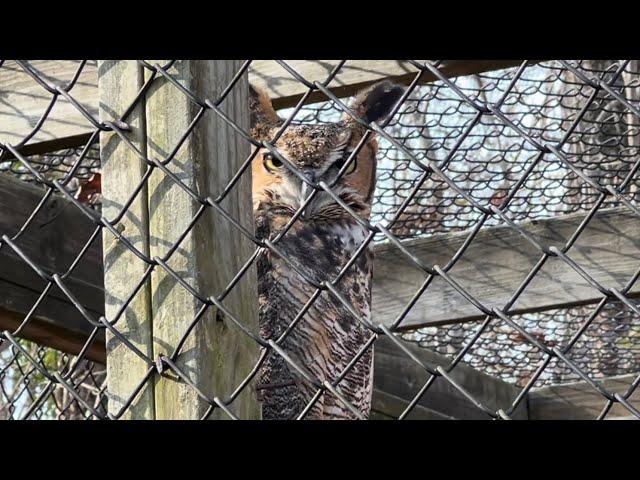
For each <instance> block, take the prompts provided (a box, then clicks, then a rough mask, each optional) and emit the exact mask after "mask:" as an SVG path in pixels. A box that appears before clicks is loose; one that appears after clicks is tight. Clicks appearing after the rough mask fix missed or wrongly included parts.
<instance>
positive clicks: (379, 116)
mask: <svg viewBox="0 0 640 480" xmlns="http://www.w3.org/2000/svg"><path fill="white" fill-rule="evenodd" d="M250 92H251V99H250V107H251V134H252V136H253V138H254V139H255V140H257V141H268V142H271V140H272V139H273V138H274V137H275V135H276V133H277V132H278V130H279V128H280V127H281V126H282V124H283V123H284V120H283V119H281V118H280V117H278V115H277V113H276V112H275V110H274V109H273V106H272V104H271V100H270V99H269V97H268V95H267V94H266V93H265V92H264V91H262V90H259V89H258V88H255V87H253V86H251V87H250ZM403 92H404V89H403V88H402V87H399V86H397V85H394V84H392V83H391V82H389V81H383V82H380V83H377V84H375V85H373V86H372V87H370V88H368V89H366V90H364V91H363V92H361V93H360V94H358V95H357V96H356V97H355V99H354V101H353V102H352V103H351V104H350V105H349V107H350V109H351V110H352V111H353V112H354V113H355V114H356V115H358V117H359V118H361V119H363V120H365V121H366V122H374V121H377V122H380V121H382V120H384V119H385V117H387V115H388V114H389V112H390V111H391V110H392V109H393V107H394V106H395V104H396V103H397V102H398V100H399V99H400V97H401V96H402V93H403ZM365 132H366V128H365V127H364V126H363V125H362V124H361V123H359V122H358V121H356V120H355V119H354V118H353V117H352V116H350V115H348V114H346V113H345V114H344V116H343V117H342V119H341V120H340V121H339V122H336V123H331V124H323V125H309V124H296V123H291V124H290V125H289V126H287V128H286V130H285V131H284V133H283V134H282V135H281V136H280V138H279V139H278V140H277V141H276V142H275V143H273V145H274V146H275V148H276V150H277V151H278V153H280V154H281V155H282V156H283V157H284V158H285V159H286V160H288V161H289V162H291V164H292V165H293V166H294V167H295V169H296V170H297V173H296V172H294V171H293V170H292V168H291V167H290V166H289V165H287V164H286V162H283V161H282V160H281V159H279V158H278V157H277V155H274V154H273V153H272V152H270V151H269V150H268V149H266V148H260V149H259V151H258V152H257V154H256V156H255V157H254V160H253V164H252V178H253V208H254V212H258V211H259V212H261V213H266V214H269V215H271V216H282V217H291V216H293V214H294V213H295V212H296V211H297V210H298V209H299V208H300V207H301V206H302V205H303V202H305V200H306V199H307V198H308V197H309V196H310V194H311V192H312V187H310V186H309V184H308V183H307V182H305V181H304V180H302V179H301V178H300V174H302V175H304V177H305V178H306V179H308V180H309V181H310V182H312V183H314V184H318V182H320V181H324V182H325V183H326V184H327V185H333V186H332V187H331V190H332V191H333V193H334V194H335V195H336V196H338V197H339V198H340V200H341V201H343V202H345V203H346V204H347V205H348V206H349V207H350V208H352V209H353V210H354V211H355V212H357V213H358V215H360V216H361V217H362V218H365V219H368V217H369V214H370V212H371V201H372V197H373V192H374V188H375V181H376V154H377V150H378V145H377V141H376V139H375V137H374V136H373V135H370V136H369V138H368V139H367V141H366V143H364V145H362V147H361V148H360V150H359V151H358V153H357V154H356V155H355V156H354V159H353V161H351V162H350V163H349V164H348V166H347V167H346V168H345V169H344V172H343V174H342V176H341V177H340V178H338V176H339V175H338V174H339V172H340V171H341V169H343V167H344V166H345V163H346V162H347V160H348V159H349V158H350V156H351V154H352V153H353V151H354V150H355V149H356V146H357V145H358V144H359V143H360V141H361V140H362V138H363V135H364V134H365ZM336 179H337V182H336ZM334 182H335V184H334ZM346 217H349V213H348V212H347V211H345V209H343V208H342V207H341V206H340V205H339V204H338V203H337V202H336V201H335V199H334V198H332V197H331V195H329V194H328V193H326V192H324V191H318V192H317V193H316V194H315V196H314V197H313V199H312V200H311V201H310V202H309V203H308V204H307V205H306V207H305V208H304V210H302V214H301V216H300V218H299V220H300V221H301V222H328V221H332V220H339V219H343V218H346Z"/></svg>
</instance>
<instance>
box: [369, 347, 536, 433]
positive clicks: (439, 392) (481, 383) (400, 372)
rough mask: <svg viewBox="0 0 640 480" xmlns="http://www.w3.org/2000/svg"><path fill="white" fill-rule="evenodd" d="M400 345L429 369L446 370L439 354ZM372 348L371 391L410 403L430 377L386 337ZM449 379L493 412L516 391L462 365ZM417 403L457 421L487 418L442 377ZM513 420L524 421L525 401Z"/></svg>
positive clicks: (444, 359)
mask: <svg viewBox="0 0 640 480" xmlns="http://www.w3.org/2000/svg"><path fill="white" fill-rule="evenodd" d="M404 343H405V345H406V346H407V347H408V348H409V350H411V351H412V352H413V353H414V354H415V355H416V356H417V357H418V358H419V359H420V360H422V361H423V362H424V363H426V364H427V365H430V366H431V367H432V368H435V367H436V366H438V365H440V366H442V367H446V366H447V365H448V364H449V363H450V362H451V360H450V359H448V358H446V357H444V356H442V355H439V354H436V353H434V352H431V351H429V350H426V349H424V348H421V347H419V346H417V345H413V344H411V343H410V342H404ZM374 348H375V356H374V370H373V383H374V389H375V390H379V391H380V392H384V393H387V394H390V395H393V396H395V397H399V398H400V399H402V400H404V401H406V402H409V401H411V400H412V399H413V398H414V397H415V395H416V394H417V393H418V392H419V391H420V389H421V388H422V387H423V386H424V384H425V383H426V382H427V380H428V379H429V378H430V374H429V373H428V372H427V371H426V370H424V369H423V368H422V367H421V366H420V365H418V364H417V363H416V362H415V361H413V360H412V359H411V358H409V357H408V356H407V354H406V353H404V352H403V351H402V350H400V348H399V347H398V346H397V345H395V344H394V343H393V342H392V341H391V340H390V339H388V338H386V337H380V338H378V340H377V341H376V343H375V346H374ZM451 376H452V377H453V378H454V380H455V381H457V382H458V383H459V384H460V385H461V386H462V387H463V388H465V389H466V390H467V391H468V392H470V393H471V395H473V397H474V398H476V399H478V400H479V401H480V402H482V403H483V404H484V405H485V406H487V407H488V408H490V409H492V410H494V411H496V410H498V409H500V408H503V409H507V408H508V407H509V406H510V405H511V404H512V402H513V400H515V398H516V397H517V396H518V394H519V392H520V389H519V388H518V387H516V386H515V385H511V384H508V383H505V382H503V381H502V380H499V379H497V378H493V377H491V376H489V375H486V374H484V373H481V372H478V371H477V370H475V369H473V368H472V367H470V366H468V365H465V364H464V363H461V364H459V365H458V366H456V368H455V369H453V371H452V372H451ZM418 404H419V405H420V406H422V407H425V408H427V409H429V410H431V411H434V412H436V413H438V414H441V415H444V416H447V417H453V418H456V419H460V420H465V419H473V420H487V419H490V417H489V416H488V415H487V414H486V413H484V412H483V411H482V410H480V409H479V408H478V407H476V406H475V405H474V404H473V403H472V402H471V401H470V400H468V399H467V398H466V397H464V395H463V394H462V393H461V392H460V391H458V390H457V389H456V388H455V387H454V386H453V385H452V384H451V383H449V382H448V381H447V380H446V379H444V378H437V379H436V380H435V381H434V383H433V385H432V386H431V387H430V388H429V390H427V392H426V393H425V394H424V396H423V397H422V399H421V400H420V401H419V402H418ZM378 408H381V407H378ZM395 411H397V405H396V407H394V409H393V412H395ZM396 416H397V415H396ZM513 418H514V419H526V418H527V405H526V400H525V401H523V402H522V403H521V404H520V405H519V406H518V408H517V409H516V411H515V412H514V414H513Z"/></svg>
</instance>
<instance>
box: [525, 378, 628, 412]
mask: <svg viewBox="0 0 640 480" xmlns="http://www.w3.org/2000/svg"><path fill="white" fill-rule="evenodd" d="M637 376H638V374H637V373H635V374H629V375H620V376H616V377H610V378H605V379H598V380H596V381H597V382H598V383H599V384H600V385H601V386H602V387H603V388H604V389H605V390H607V391H609V392H611V393H619V394H623V393H625V391H626V390H627V389H628V388H629V386H630V385H631V383H632V382H633V381H634V380H635V379H636V377H637ZM628 401H629V403H631V404H632V405H633V406H634V407H635V408H637V409H640V390H636V391H635V392H634V393H633V395H631V397H629V398H628ZM606 403H607V401H606V399H605V398H604V397H603V396H602V395H600V393H598V392H597V391H596V390H594V388H593V387H592V386H591V385H589V384H587V383H586V382H574V383H565V384H562V385H551V386H548V387H542V388H536V389H533V390H531V391H530V392H529V415H530V419H531V420H595V419H596V418H597V417H598V415H600V413H601V412H602V409H603V408H604V406H605V405H606ZM630 416H631V417H630ZM605 418H606V419H607V420H619V419H628V418H632V419H634V420H637V418H636V417H635V416H632V414H631V412H629V410H627V409H626V408H625V407H624V406H622V405H620V404H619V403H615V404H614V405H613V406H612V407H611V410H610V411H609V413H608V414H607V416H606V417H605Z"/></svg>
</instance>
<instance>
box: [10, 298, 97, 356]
mask: <svg viewBox="0 0 640 480" xmlns="http://www.w3.org/2000/svg"><path fill="white" fill-rule="evenodd" d="M1 290H2V287H0V291H1ZM0 295H1V294H0ZM23 320H24V313H16V312H12V311H10V310H6V309H4V308H0V329H1V330H8V331H10V332H13V331H15V330H16V329H17V328H18V327H19V326H20V324H21V323H22V321H23ZM20 338H24V339H26V340H31V341H32V342H35V343H37V344H39V345H44V346H47V347H51V348H55V349H56V350H60V351H61V352H66V353H70V354H72V355H77V354H78V353H80V351H81V350H82V349H83V348H84V346H85V344H86V342H87V335H86V334H84V333H77V332H74V331H71V330H67V329H65V328H61V327H60V326H59V325H56V324H55V323H52V322H50V321H47V320H46V319H43V318H38V317H35V318H32V319H31V320H29V322H28V323H27V325H26V326H25V327H24V328H23V329H22V330H21V331H20ZM85 358H86V359H88V360H92V361H94V362H98V363H102V364H105V363H106V351H105V348H104V342H101V341H99V340H97V339H96V341H94V342H92V343H91V345H90V346H89V348H88V349H87V352H86V355H85Z"/></svg>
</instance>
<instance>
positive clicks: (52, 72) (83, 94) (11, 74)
mask: <svg viewBox="0 0 640 480" xmlns="http://www.w3.org/2000/svg"><path fill="white" fill-rule="evenodd" d="M25 63H26V64H28V65H29V66H30V67H31V68H32V69H33V70H34V72H35V73H37V74H38V75H40V76H41V77H42V78H44V79H45V80H46V81H47V82H49V84H50V85H52V86H61V87H64V86H65V85H67V84H68V83H69V82H70V81H71V80H72V79H73V78H74V75H75V74H76V72H77V70H78V68H79V67H80V65H81V61H80V60H32V61H28V62H25ZM96 65H97V62H96V60H89V61H88V62H87V64H86V65H85V66H84V68H83V69H82V72H81V73H80V77H79V78H78V80H77V82H76V83H75V85H74V87H73V88H72V89H71V90H70V92H69V93H70V95H71V96H72V97H73V98H74V99H75V100H76V101H77V102H78V103H80V104H81V105H82V106H83V107H85V108H86V109H87V110H88V112H89V113H91V114H92V115H94V116H95V117H96V118H97V116H98V75H97V69H96ZM53 97H54V95H53V94H52V93H50V92H49V91H47V89H45V88H44V86H42V85H40V84H39V83H38V82H37V81H36V80H35V79H34V78H32V77H31V76H30V75H29V74H28V73H27V72H26V71H25V70H24V69H23V68H22V67H21V66H20V65H19V64H18V63H17V62H15V61H12V60H6V61H5V62H4V63H3V64H2V67H0V142H1V143H9V144H12V145H15V144H18V143H20V142H22V141H23V139H24V138H26V136H27V135H28V134H29V133H31V131H32V130H33V129H34V128H35V127H36V125H37V124H38V122H39V121H40V119H41V117H42V116H43V115H44V114H45V112H46V111H47V109H48V107H49V105H50V104H51V102H52V99H53ZM92 130H94V128H93V127H92V125H91V122H89V120H88V119H87V118H86V117H85V116H84V115H83V114H82V113H81V112H80V111H79V110H78V109H77V108H76V107H75V106H74V105H73V104H72V103H71V102H70V101H69V100H67V99H66V98H65V97H64V96H63V95H58V98H57V100H56V101H55V104H54V106H53V108H52V110H51V111H50V112H49V114H48V116H47V118H46V120H45V122H44V124H43V125H42V128H40V129H39V130H38V132H37V133H36V134H35V135H34V137H33V138H31V139H30V140H29V142H28V144H29V147H27V148H26V149H25V150H24V153H25V154H27V153H43V152H46V151H51V150H46V149H51V148H55V149H59V148H67V147H72V146H78V145H83V144H84V143H86V141H87V139H88V135H87V134H89V133H90V132H91V131H92ZM36 145H37V146H38V147H36Z"/></svg>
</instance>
